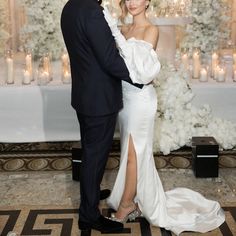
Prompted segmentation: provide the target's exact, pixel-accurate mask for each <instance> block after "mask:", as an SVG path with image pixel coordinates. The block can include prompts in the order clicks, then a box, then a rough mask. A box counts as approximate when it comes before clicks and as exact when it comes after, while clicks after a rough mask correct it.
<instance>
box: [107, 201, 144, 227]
mask: <svg viewBox="0 0 236 236" xmlns="http://www.w3.org/2000/svg"><path fill="white" fill-rule="evenodd" d="M121 207H123V208H125V207H124V206H122V205H121ZM140 215H141V211H140V210H139V208H138V207H137V206H136V207H135V209H134V210H133V211H131V212H130V213H129V214H128V215H126V216H125V217H124V218H123V219H119V218H117V217H116V216H115V213H111V217H109V219H110V220H113V221H116V222H120V223H123V224H125V223H126V222H127V221H128V220H129V221H134V220H135V219H136V218H137V217H139V216H140Z"/></svg>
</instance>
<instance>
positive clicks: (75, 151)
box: [71, 148, 82, 181]
mask: <svg viewBox="0 0 236 236" xmlns="http://www.w3.org/2000/svg"><path fill="white" fill-rule="evenodd" d="M71 152H72V179H73V180H76V181H79V180H80V178H79V176H80V166H81V163H82V149H81V148H72V150H71Z"/></svg>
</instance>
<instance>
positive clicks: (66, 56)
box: [61, 53, 69, 65]
mask: <svg viewBox="0 0 236 236" xmlns="http://www.w3.org/2000/svg"><path fill="white" fill-rule="evenodd" d="M61 60H62V65H67V64H68V62H69V56H68V54H67V53H63V54H62V56H61Z"/></svg>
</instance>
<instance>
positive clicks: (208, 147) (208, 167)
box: [192, 137, 219, 178]
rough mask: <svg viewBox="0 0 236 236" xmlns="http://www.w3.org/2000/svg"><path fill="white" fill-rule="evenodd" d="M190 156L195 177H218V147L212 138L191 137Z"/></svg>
mask: <svg viewBox="0 0 236 236" xmlns="http://www.w3.org/2000/svg"><path fill="white" fill-rule="evenodd" d="M192 155H193V164H192V166H193V171H194V174H195V176H196V177H199V178H213V177H214V178H215V177H218V172H219V167H218V157H219V145H218V143H217V142H216V140H215V139H214V138H213V137H192Z"/></svg>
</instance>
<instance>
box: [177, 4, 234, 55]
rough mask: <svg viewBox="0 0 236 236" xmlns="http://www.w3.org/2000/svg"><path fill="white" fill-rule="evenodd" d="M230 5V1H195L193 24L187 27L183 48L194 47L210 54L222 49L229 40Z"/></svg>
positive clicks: (182, 43) (181, 44)
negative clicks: (221, 44) (223, 44)
mask: <svg viewBox="0 0 236 236" xmlns="http://www.w3.org/2000/svg"><path fill="white" fill-rule="evenodd" d="M229 11H230V3H229V1H228V0H193V1H192V19H193V23H192V24H189V25H187V26H186V36H185V37H184V38H183V40H182V42H181V43H180V47H181V48H189V49H190V51H191V50H192V49H193V48H194V47H198V48H200V49H201V51H202V52H203V53H209V52H212V51H213V50H216V49H218V48H219V47H220V43H221V42H226V40H228V39H229V34H230V29H229V28H230V27H226V26H227V24H228V23H229V21H230V16H229Z"/></svg>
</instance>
